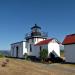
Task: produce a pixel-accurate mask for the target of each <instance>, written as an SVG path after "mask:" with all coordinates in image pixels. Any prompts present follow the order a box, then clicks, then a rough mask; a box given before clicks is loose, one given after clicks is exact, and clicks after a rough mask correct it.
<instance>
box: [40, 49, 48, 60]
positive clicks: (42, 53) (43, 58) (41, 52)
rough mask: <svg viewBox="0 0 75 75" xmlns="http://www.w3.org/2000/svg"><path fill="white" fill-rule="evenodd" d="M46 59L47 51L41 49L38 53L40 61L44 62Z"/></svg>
mask: <svg viewBox="0 0 75 75" xmlns="http://www.w3.org/2000/svg"><path fill="white" fill-rule="evenodd" d="M47 57H48V50H47V49H43V50H41V51H40V58H41V60H42V61H45V59H46V58H47Z"/></svg>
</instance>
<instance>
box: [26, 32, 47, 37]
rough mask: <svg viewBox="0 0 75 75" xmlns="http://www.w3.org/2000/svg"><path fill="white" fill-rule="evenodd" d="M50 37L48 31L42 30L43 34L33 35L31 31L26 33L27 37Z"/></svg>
mask: <svg viewBox="0 0 75 75" xmlns="http://www.w3.org/2000/svg"><path fill="white" fill-rule="evenodd" d="M37 36H38V37H48V33H46V32H41V35H33V36H32V35H31V33H27V34H26V35H25V38H30V37H37Z"/></svg>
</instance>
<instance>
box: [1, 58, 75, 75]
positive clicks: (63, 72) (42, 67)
mask: <svg viewBox="0 0 75 75" xmlns="http://www.w3.org/2000/svg"><path fill="white" fill-rule="evenodd" d="M5 59H6V58H2V59H0V75H75V67H73V66H68V65H67V66H66V65H65V64H41V63H34V62H31V61H25V60H20V59H9V62H8V63H7V65H6V66H5V67H2V66H1V64H2V62H3V61H5Z"/></svg>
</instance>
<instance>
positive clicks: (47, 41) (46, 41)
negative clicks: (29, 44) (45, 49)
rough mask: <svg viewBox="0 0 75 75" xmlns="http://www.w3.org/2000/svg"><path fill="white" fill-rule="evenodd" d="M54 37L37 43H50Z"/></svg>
mask: <svg viewBox="0 0 75 75" xmlns="http://www.w3.org/2000/svg"><path fill="white" fill-rule="evenodd" d="M52 40H53V39H47V40H43V41H40V42H39V43H37V44H35V46H36V45H45V44H48V43H49V42H50V41H52Z"/></svg>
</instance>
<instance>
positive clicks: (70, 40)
mask: <svg viewBox="0 0 75 75" xmlns="http://www.w3.org/2000/svg"><path fill="white" fill-rule="evenodd" d="M62 44H63V45H67V44H75V34H70V35H67V36H66V37H65V39H64V41H63V42H62Z"/></svg>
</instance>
